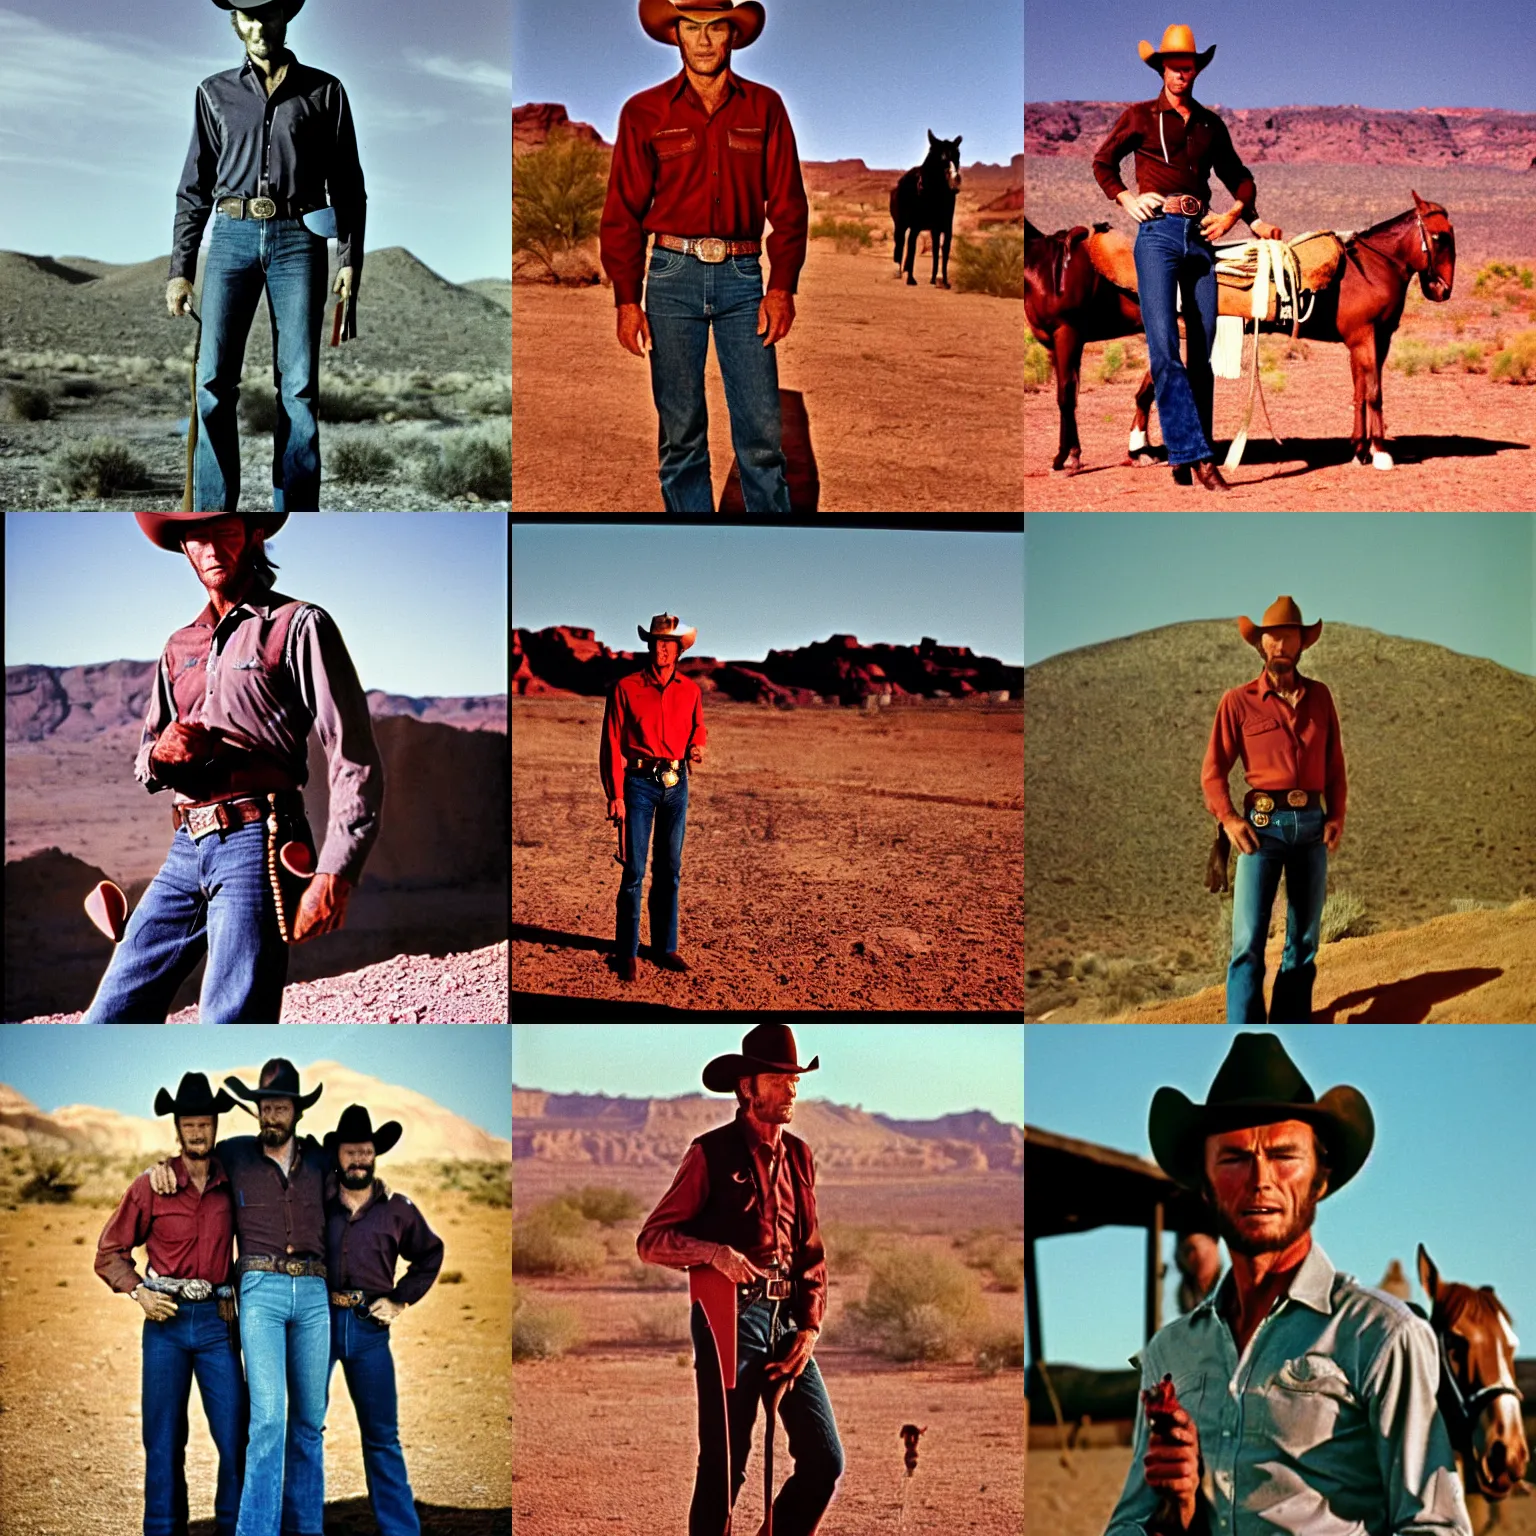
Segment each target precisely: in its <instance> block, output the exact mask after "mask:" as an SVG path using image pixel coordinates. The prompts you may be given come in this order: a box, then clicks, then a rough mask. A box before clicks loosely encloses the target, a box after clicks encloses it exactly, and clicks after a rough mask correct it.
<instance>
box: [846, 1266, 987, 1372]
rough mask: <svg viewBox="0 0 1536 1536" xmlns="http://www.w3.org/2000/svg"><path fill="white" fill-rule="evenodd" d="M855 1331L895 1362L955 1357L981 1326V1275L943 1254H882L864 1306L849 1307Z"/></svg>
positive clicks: (974, 1336)
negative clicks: (979, 1276)
mask: <svg viewBox="0 0 1536 1536" xmlns="http://www.w3.org/2000/svg"><path fill="white" fill-rule="evenodd" d="M847 1315H848V1316H849V1318H850V1320H851V1322H852V1324H853V1327H854V1330H855V1331H856V1332H858V1333H862V1334H864V1335H865V1336H866V1337H867V1338H868V1339H869V1340H870V1342H871V1343H873V1344H874V1346H875V1348H876V1349H877V1350H878V1351H879V1352H880V1353H882V1354H885V1355H887V1356H889V1357H890V1358H891V1359H893V1360H945V1359H952V1358H954V1356H956V1355H957V1354H959V1353H961V1352H962V1351H963V1350H964V1349H966V1348H967V1347H968V1346H969V1345H970V1344H971V1343H972V1342H973V1341H974V1339H975V1338H976V1337H977V1335H978V1333H979V1332H980V1329H981V1327H982V1320H983V1318H984V1316H985V1310H984V1308H983V1306H982V1302H981V1287H980V1284H979V1283H978V1281H977V1279H976V1276H975V1275H973V1274H972V1273H971V1272H970V1270H968V1269H966V1268H965V1267H964V1266H963V1265H961V1264H957V1263H956V1262H955V1260H953V1259H951V1258H949V1257H947V1256H946V1255H944V1254H936V1253H932V1252H929V1251H928V1250H926V1249H916V1250H913V1249H904V1250H903V1251H902V1252H901V1253H885V1254H881V1255H880V1256H879V1257H878V1258H877V1259H876V1260H875V1262H874V1264H873V1266H872V1273H871V1275H870V1281H869V1290H868V1291H867V1292H866V1294H865V1298H864V1301H863V1302H862V1303H858V1302H850V1303H849V1304H848V1308H847Z"/></svg>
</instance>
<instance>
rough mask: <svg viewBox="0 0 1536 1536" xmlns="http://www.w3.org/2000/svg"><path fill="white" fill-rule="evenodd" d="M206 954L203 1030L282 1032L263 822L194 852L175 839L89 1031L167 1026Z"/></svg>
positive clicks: (279, 944)
mask: <svg viewBox="0 0 1536 1536" xmlns="http://www.w3.org/2000/svg"><path fill="white" fill-rule="evenodd" d="M204 952H206V953H207V955H208V968H207V970H205V971H204V972H203V990H202V995H201V996H200V997H199V998H198V1004H197V1016H198V1021H199V1023H202V1024H276V1023H277V1020H278V1014H279V1013H280V1012H281V1011H282V1006H283V984H284V983H285V982H286V981H287V980H288V946H287V945H286V944H285V943H283V936H282V933H281V931H280V930H279V928H278V926H277V908H276V906H275V905H274V904H273V900H272V887H271V884H270V880H269V876H268V874H267V832H266V827H265V826H264V825H263V824H262V823H261V822H259V821H250V822H247V823H246V824H245V825H244V826H243V827H237V828H236V829H235V830H234V831H231V832H212V833H210V834H209V835H208V836H207V837H205V838H203V840H202V841H201V842H198V843H194V842H193V841H192V835H191V834H190V833H189V832H188V831H187V829H186V828H185V827H181V828H178V829H177V832H176V836H175V837H174V838H172V839H171V851H170V852H169V853H168V854H166V856H165V863H164V864H163V865H161V867H160V873H159V874H158V875H156V876H155V878H154V879H153V880H151V881H150V882H149V887H148V889H147V890H146V891H145V892H144V894H143V895H142V896H141V897H140V898H139V904H138V906H137V907H135V908H134V910H133V916H132V917H130V918H129V919H128V927H127V928H126V930H125V931H124V933H123V940H122V943H120V944H119V945H118V946H117V948H116V949H114V950H113V952H112V959H111V961H110V962H109V964H108V965H107V971H106V974H105V975H104V976H103V977H102V978H101V984H100V985H99V986H98V987H97V988H96V996H95V997H94V998H93V999H92V1001H91V1006H90V1008H89V1009H87V1010H86V1014H85V1018H84V1020H83V1021H82V1022H84V1023H86V1024H163V1023H165V1016H166V1014H167V1013H168V1012H169V1011H170V1007H171V1000H172V999H173V998H174V997H175V995H176V989H177V988H178V987H179V986H180V985H181V984H182V982H183V981H185V980H186V979H187V977H188V976H189V975H190V974H191V973H192V971H193V970H194V969H195V968H196V966H197V962H198V961H199V960H201V959H202V957H203V954H204Z"/></svg>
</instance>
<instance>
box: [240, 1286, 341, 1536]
mask: <svg viewBox="0 0 1536 1536" xmlns="http://www.w3.org/2000/svg"><path fill="white" fill-rule="evenodd" d="M330 1311H331V1304H330V1298H329V1297H328V1295H327V1294H326V1289H325V1279H324V1277H323V1276H321V1275H277V1274H265V1273H263V1272H262V1271H260V1270H248V1271H247V1272H246V1273H245V1274H243V1275H241V1277H240V1343H241V1344H242V1346H243V1347H244V1349H245V1375H246V1380H247V1382H248V1383H249V1384H250V1390H251V1437H250V1441H249V1443H248V1445H247V1446H246V1451H245V1492H244V1493H243V1494H242V1495H241V1499H240V1524H239V1526H238V1527H237V1536H290V1533H291V1536H321V1533H322V1532H323V1531H324V1529H325V1447H324V1442H323V1440H322V1435H323V1434H324V1430H325V1404H326V1389H327V1386H328V1383H329V1378H330V1374H331V1317H330Z"/></svg>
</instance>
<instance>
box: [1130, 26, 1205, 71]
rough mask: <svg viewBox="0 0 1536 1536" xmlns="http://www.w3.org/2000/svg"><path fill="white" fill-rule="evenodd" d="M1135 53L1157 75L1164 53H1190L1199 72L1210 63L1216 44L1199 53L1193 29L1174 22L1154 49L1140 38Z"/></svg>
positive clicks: (1144, 39) (1160, 69) (1161, 66)
mask: <svg viewBox="0 0 1536 1536" xmlns="http://www.w3.org/2000/svg"><path fill="white" fill-rule="evenodd" d="M1136 51H1137V53H1139V54H1140V55H1141V58H1142V62H1143V63H1144V64H1146V65H1147V67H1148V68H1149V69H1155V70H1156V71H1157V72H1158V74H1162V72H1163V55H1164V54H1165V53H1192V54H1194V56H1195V68H1196V69H1197V70H1200V69H1204V68H1205V66H1206V65H1207V64H1209V63H1210V62H1211V56H1212V55H1213V54H1214V53H1215V52H1216V44H1215V43H1212V44H1211V46H1210V47H1209V48H1207V49H1206V50H1205V52H1204V53H1201V52H1199V51H1198V50H1197V49H1196V47H1195V29H1194V28H1193V27H1187V26H1185V25H1184V23H1183V22H1176V23H1175V24H1174V25H1173V26H1171V27H1169V28H1168V29H1167V30H1166V31H1165V32H1164V33H1163V40H1162V42H1161V43H1159V44H1158V46H1157V47H1156V48H1154V47H1153V46H1152V44H1151V43H1149V42H1148V41H1147V40H1146V38H1142V40H1141V41H1140V42H1139V43H1137V44H1136Z"/></svg>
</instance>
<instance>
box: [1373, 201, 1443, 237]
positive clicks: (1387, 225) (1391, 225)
mask: <svg viewBox="0 0 1536 1536" xmlns="http://www.w3.org/2000/svg"><path fill="white" fill-rule="evenodd" d="M1416 211H1417V210H1415V209H1413V208H1410V209H1408V211H1407V212H1406V213H1399V214H1394V215H1393V216H1392V217H1391V218H1390V219H1383V220H1382V221H1381V223H1379V224H1372V225H1371V227H1370V228H1369V229H1359V230H1356V231H1355V233H1354V236H1353V239H1354V240H1358V239H1359V238H1360V237H1361V236H1362V235H1381V234H1385V233H1386V232H1387V231H1388V230H1391V229H1396V227H1397V226H1398V225H1399V224H1406V223H1407V222H1408V220H1409V219H1411V218H1413V216H1414V214H1415V212H1416ZM1424 212H1425V213H1444V212H1445V209H1444V208H1442V207H1441V206H1440V204H1439V203H1425V204H1424Z"/></svg>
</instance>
